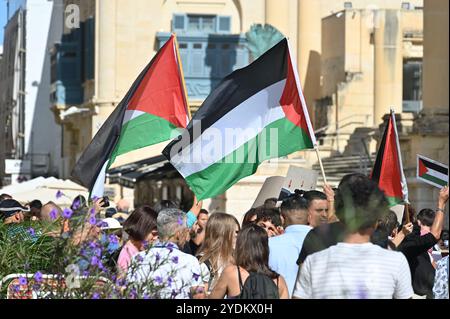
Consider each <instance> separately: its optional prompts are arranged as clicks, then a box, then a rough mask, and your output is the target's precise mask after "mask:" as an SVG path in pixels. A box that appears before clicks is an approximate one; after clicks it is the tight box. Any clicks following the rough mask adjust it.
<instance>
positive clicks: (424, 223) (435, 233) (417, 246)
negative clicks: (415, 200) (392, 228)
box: [397, 186, 448, 299]
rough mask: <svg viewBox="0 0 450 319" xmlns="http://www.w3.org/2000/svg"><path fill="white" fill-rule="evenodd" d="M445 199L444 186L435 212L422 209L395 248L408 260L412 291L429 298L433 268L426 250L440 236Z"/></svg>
mask: <svg viewBox="0 0 450 319" xmlns="http://www.w3.org/2000/svg"><path fill="white" fill-rule="evenodd" d="M447 201H448V187H447V186H446V187H444V188H442V189H441V192H440V193H439V201H438V208H437V210H436V212H434V211H433V210H431V209H422V210H421V211H420V212H419V214H417V219H418V224H417V225H415V226H414V228H413V232H412V233H411V234H410V235H408V236H406V238H405V239H404V240H403V241H402V243H401V244H400V245H399V246H398V248H397V250H398V251H401V252H402V253H403V254H404V255H405V256H406V259H407V260H408V263H409V268H410V269H411V279H412V284H413V289H414V293H415V294H417V295H421V296H423V295H426V296H427V298H430V299H432V298H433V283H434V274H435V269H434V267H433V264H432V263H431V258H430V255H429V253H428V250H429V249H431V248H432V247H433V246H434V245H435V244H436V243H437V242H438V241H439V238H440V236H441V232H442V227H443V224H444V214H445V211H444V208H445V205H446V203H447ZM422 234H423V235H422Z"/></svg>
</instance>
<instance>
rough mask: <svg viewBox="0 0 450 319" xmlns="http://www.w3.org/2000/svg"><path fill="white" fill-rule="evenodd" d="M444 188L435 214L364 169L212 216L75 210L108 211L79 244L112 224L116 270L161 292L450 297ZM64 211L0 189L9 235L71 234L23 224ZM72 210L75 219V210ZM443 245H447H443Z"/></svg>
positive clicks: (77, 206)
mask: <svg viewBox="0 0 450 319" xmlns="http://www.w3.org/2000/svg"><path fill="white" fill-rule="evenodd" d="M447 201H448V187H447V186H446V187H443V188H442V189H441V191H440V194H439V199H438V202H437V209H422V210H421V211H419V212H418V213H417V214H415V212H414V209H413V208H412V207H409V210H408V212H410V213H411V214H410V215H408V216H407V217H408V218H406V216H404V218H403V220H402V221H401V222H399V221H398V219H397V215H396V214H395V213H394V212H393V211H391V210H390V208H389V204H388V201H387V199H386V196H385V195H384V193H383V192H382V191H381V190H380V189H379V187H378V185H377V184H376V183H375V182H374V181H372V180H371V179H369V178H368V177H367V176H365V175H362V174H357V173H355V174H350V175H347V176H345V177H344V178H343V179H342V180H341V182H340V184H339V186H338V187H337V189H333V188H331V187H329V186H328V185H325V186H324V190H323V192H320V191H301V190H296V191H295V192H294V193H293V194H291V195H290V196H287V197H285V198H284V199H283V200H281V201H280V200H278V199H277V198H269V199H267V200H266V201H265V203H264V205H262V206H260V207H256V208H252V209H250V210H249V211H248V212H246V213H245V215H244V218H243V220H242V223H240V222H239V221H238V220H237V219H236V218H235V217H234V216H233V215H231V214H226V213H223V212H213V213H210V212H208V211H207V210H205V209H203V208H202V203H201V202H198V201H197V200H196V199H195V198H194V203H193V205H192V208H191V209H190V210H189V211H188V212H184V211H182V210H181V209H180V207H179V205H178V204H177V203H176V202H175V201H170V200H164V201H161V202H158V203H157V204H156V205H143V206H140V207H137V208H136V209H134V210H133V211H132V212H128V209H129V205H128V204H127V203H126V201H123V200H122V201H121V202H119V203H117V207H116V209H112V208H105V207H103V206H105V205H104V202H103V199H97V200H94V202H93V203H92V208H89V207H90V206H89V203H88V202H87V201H86V200H85V199H84V198H83V197H81V196H80V197H77V198H76V199H75V200H74V203H73V204H72V207H71V209H70V211H72V212H73V211H77V212H81V213H80V215H83V214H92V215H93V216H101V218H102V219H103V224H102V225H99V224H95V223H91V224H89V227H83V228H82V229H81V230H78V229H75V230H74V232H75V234H76V235H75V236H74V240H75V241H77V242H78V243H81V242H83V241H85V240H86V239H88V238H99V237H100V236H104V235H105V232H106V231H108V234H110V233H111V230H113V231H114V232H115V234H117V235H118V237H119V241H118V242H117V243H115V244H116V245H115V246H111V247H113V248H112V250H113V251H112V252H111V254H110V255H109V257H108V258H109V261H108V262H109V265H111V267H113V268H114V270H115V274H117V276H119V277H121V278H124V280H126V282H127V284H128V285H137V286H138V285H148V283H149V282H150V283H151V284H152V285H153V286H157V287H159V288H160V289H159V290H158V291H159V292H158V296H157V297H158V298H174V297H175V298H194V299H200V298H212V299H221V298H228V299H236V298H244V299H247V298H252V299H267V298H280V299H287V298H296V299H328V298H338V299H342V298H349V299H364V298H370V299H386V298H388V299H391V298H396V299H404V298H430V299H431V298H435V299H445V298H447V299H448V298H449V294H448V274H449V271H448V269H449V261H448V231H444V230H443V227H444V217H445V205H446V203H447ZM64 214H68V210H67V209H62V208H60V207H58V206H57V205H56V204H55V203H53V202H49V203H46V204H44V205H43V204H42V203H41V202H40V201H39V200H34V201H32V202H30V203H29V204H28V205H26V206H25V205H22V204H20V203H19V202H17V201H16V200H14V198H13V196H10V195H7V194H2V195H1V196H0V219H1V222H2V223H3V224H4V226H5V227H7V234H8V236H10V237H11V238H17V239H18V240H23V241H36V240H37V238H39V236H43V235H50V236H59V235H60V234H61V233H63V232H64V231H65V230H70V229H71V228H72V227H73V226H72V225H71V223H70V222H69V220H70V219H69V218H66V219H64V222H63V224H62V227H63V231H62V232H61V231H55V232H54V233H47V234H41V233H38V232H36V233H32V234H31V233H30V232H29V231H27V229H26V227H23V226H21V225H22V224H23V222H24V220H27V219H29V220H36V221H43V222H44V221H46V222H52V221H54V220H55V218H54V217H55V215H61V216H64ZM69 217H70V216H69ZM445 247H446V248H445Z"/></svg>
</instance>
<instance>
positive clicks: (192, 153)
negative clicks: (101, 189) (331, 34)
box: [163, 39, 316, 200]
mask: <svg viewBox="0 0 450 319" xmlns="http://www.w3.org/2000/svg"><path fill="white" fill-rule="evenodd" d="M315 145H316V140H315V136H314V131H313V128H312V125H311V122H310V119H309V115H308V111H307V108H306V104H305V100H304V98H303V93H302V90H301V88H300V84H299V79H298V74H297V69H296V65H295V62H294V59H293V57H292V54H291V52H290V50H289V45H288V41H287V40H286V39H283V40H281V41H280V42H279V43H278V44H277V45H275V46H274V47H273V48H272V49H270V50H269V51H267V52H266V53H265V54H264V55H262V56H261V57H259V58H258V59H257V60H256V61H254V62H253V63H252V64H250V65H249V66H247V67H245V68H243V69H240V70H236V71H235V72H233V73H231V74H230V75H228V76H227V77H226V78H225V79H224V80H223V81H222V82H221V83H220V84H219V85H218V87H217V88H216V89H215V90H214V91H213V92H211V94H210V95H209V96H208V97H207V99H206V100H205V101H204V103H203V105H202V106H201V107H200V109H199V110H198V112H197V113H196V114H195V116H194V117H193V119H192V121H191V122H190V123H189V124H188V127H187V130H186V131H185V132H184V133H183V135H182V136H180V137H179V139H178V140H175V141H172V142H171V143H170V144H169V145H168V146H167V147H166V148H165V149H164V151H163V154H164V155H165V156H166V157H167V159H168V160H169V161H170V162H171V163H172V164H173V166H174V167H175V168H176V169H177V170H178V171H179V172H180V173H181V175H182V176H183V177H184V178H185V180H186V182H187V184H188V185H189V186H190V188H191V189H192V191H193V192H194V193H195V194H196V195H197V198H198V199H199V200H201V199H205V198H211V197H214V196H216V195H219V194H222V193H223V192H225V191H226V190H227V189H228V188H230V187H231V186H232V185H233V184H235V183H236V182H237V181H239V180H240V179H242V178H244V177H246V176H249V175H252V174H254V173H255V172H256V169H257V168H258V165H259V164H260V163H261V162H263V161H264V160H267V159H270V158H277V157H281V156H285V155H288V154H290V153H292V152H295V151H298V150H303V149H308V148H313V147H314V146H315Z"/></svg>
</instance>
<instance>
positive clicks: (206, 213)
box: [197, 208, 209, 217]
mask: <svg viewBox="0 0 450 319" xmlns="http://www.w3.org/2000/svg"><path fill="white" fill-rule="evenodd" d="M200 214H205V215H209V212H208V211H207V210H206V209H203V208H202V209H200V212H199V213H198V216H200ZM198 216H197V217H198Z"/></svg>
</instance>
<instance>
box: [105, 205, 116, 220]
mask: <svg viewBox="0 0 450 319" xmlns="http://www.w3.org/2000/svg"><path fill="white" fill-rule="evenodd" d="M115 214H117V209H115V208H114V207H108V208H107V209H106V210H105V217H106V218H111V217H113V216H114V215H115Z"/></svg>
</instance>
